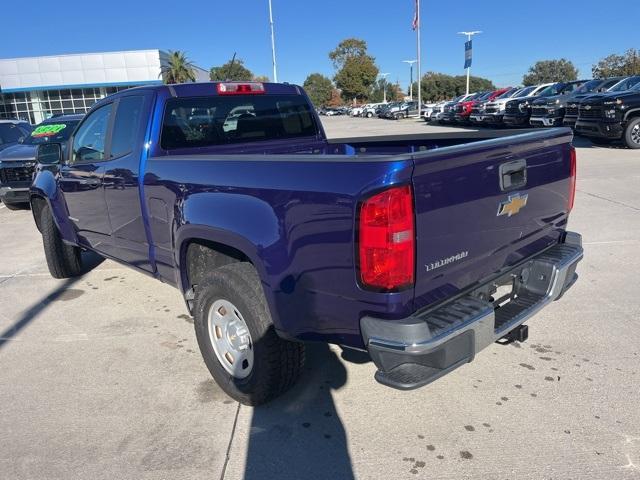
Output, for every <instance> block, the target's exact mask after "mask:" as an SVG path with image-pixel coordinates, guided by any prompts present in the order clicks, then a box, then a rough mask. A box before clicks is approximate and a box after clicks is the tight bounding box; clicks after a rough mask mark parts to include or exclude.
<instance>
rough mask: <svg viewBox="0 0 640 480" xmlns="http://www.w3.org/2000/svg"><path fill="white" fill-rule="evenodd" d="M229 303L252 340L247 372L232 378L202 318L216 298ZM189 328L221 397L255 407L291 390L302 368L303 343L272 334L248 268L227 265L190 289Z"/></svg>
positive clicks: (262, 298) (254, 276)
mask: <svg viewBox="0 0 640 480" xmlns="http://www.w3.org/2000/svg"><path fill="white" fill-rule="evenodd" d="M221 299H222V300H227V301H229V302H231V303H232V304H233V305H235V306H236V308H237V309H238V310H239V311H240V313H241V314H242V317H243V319H244V321H245V322H246V324H247V327H248V329H249V333H250V334H251V339H252V349H253V356H254V363H253V369H252V371H251V373H249V375H248V376H247V377H246V378H242V379H239V378H236V377H234V376H233V375H231V374H230V373H228V372H227V370H225V368H224V367H223V365H222V364H221V363H220V361H219V360H218V357H217V356H216V353H215V351H214V349H213V345H212V343H211V339H210V336H209V321H208V315H209V311H210V309H211V306H212V305H213V303H214V302H215V301H216V300H221ZM194 326H195V331H196V338H197V340H198V345H199V347H200V352H201V353H202V357H203V359H204V362H205V364H206V365H207V368H208V369H209V372H211V376H212V377H213V379H214V380H215V381H216V383H217V384H218V385H219V386H220V388H222V389H223V390H224V391H225V392H226V393H227V395H229V396H230V397H231V398H233V399H234V400H236V401H238V402H240V403H242V404H244V405H254V406H255V405H261V404H263V403H266V402H268V401H270V400H272V399H274V398H276V397H277V396H279V395H281V394H282V393H284V392H285V391H287V390H288V389H289V388H291V387H292V386H293V385H294V384H295V382H296V380H297V379H298V377H299V376H300V373H301V371H302V368H303V366H304V345H303V344H302V343H296V342H290V341H287V340H284V339H282V338H280V337H279V336H278V334H277V333H276V331H275V328H274V326H273V323H272V321H271V315H270V313H269V308H268V306H267V301H266V299H265V296H264V292H263V290H262V283H261V282H260V278H259V277H258V273H257V272H256V270H255V268H254V267H253V265H251V264H250V263H246V262H238V263H232V264H229V265H225V266H224V267H220V268H218V269H216V270H214V271H213V272H211V273H210V274H209V276H208V277H207V278H205V280H203V281H202V282H201V283H200V284H199V285H198V286H197V287H196V296H195V304H194Z"/></svg>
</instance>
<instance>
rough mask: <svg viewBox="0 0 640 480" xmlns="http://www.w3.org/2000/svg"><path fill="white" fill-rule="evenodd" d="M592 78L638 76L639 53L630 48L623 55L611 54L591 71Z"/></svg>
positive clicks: (639, 67) (639, 70) (639, 71)
mask: <svg viewBox="0 0 640 480" xmlns="http://www.w3.org/2000/svg"><path fill="white" fill-rule="evenodd" d="M591 72H592V73H593V78H608V77H622V76H626V75H640V51H638V50H636V49H635V48H630V49H629V50H627V51H626V52H625V53H624V54H623V55H616V54H615V53H614V54H611V55H609V56H607V57H604V58H603V59H602V60H600V61H599V62H598V63H596V64H595V65H594V66H593V68H592V69H591Z"/></svg>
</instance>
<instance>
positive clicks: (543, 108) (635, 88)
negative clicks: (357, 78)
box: [424, 75, 640, 148]
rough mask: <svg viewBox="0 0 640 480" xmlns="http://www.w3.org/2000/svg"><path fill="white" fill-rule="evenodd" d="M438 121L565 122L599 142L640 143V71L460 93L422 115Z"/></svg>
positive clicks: (523, 124)
mask: <svg viewBox="0 0 640 480" xmlns="http://www.w3.org/2000/svg"><path fill="white" fill-rule="evenodd" d="M424 120H425V121H428V122H438V123H440V124H444V125H446V124H459V125H478V126H491V127H500V126H504V127H520V128H522V127H560V126H567V127H571V128H573V129H574V130H575V132H576V133H577V134H579V135H582V136H585V137H589V138H591V139H593V140H594V141H595V142H601V143H607V142H610V141H614V140H622V141H623V143H624V144H625V145H626V146H627V147H629V148H640V75H632V76H628V77H615V78H606V79H595V80H576V81H572V82H558V83H546V84H542V85H536V86H529V87H522V88H505V89H501V90H495V91H492V92H478V93H472V94H469V95H461V96H459V97H457V98H454V99H453V100H451V101H448V102H439V103H437V104H435V105H434V106H433V107H432V108H431V111H430V113H429V115H425V116H424Z"/></svg>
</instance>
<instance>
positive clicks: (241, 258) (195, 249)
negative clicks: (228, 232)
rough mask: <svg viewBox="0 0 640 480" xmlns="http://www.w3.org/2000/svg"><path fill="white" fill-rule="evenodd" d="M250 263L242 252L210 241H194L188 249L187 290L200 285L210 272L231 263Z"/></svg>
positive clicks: (186, 261)
mask: <svg viewBox="0 0 640 480" xmlns="http://www.w3.org/2000/svg"><path fill="white" fill-rule="evenodd" d="M236 262H249V263H251V261H250V260H249V257H247V256H246V255H245V254H244V253H242V252H241V251H240V250H238V249H236V248H233V247H230V246H228V245H223V244H221V243H216V242H211V241H208V240H192V241H191V242H189V245H187V247H186V253H185V267H186V270H185V275H186V281H187V283H186V284H185V287H186V288H190V287H193V286H194V285H198V283H200V282H201V281H202V279H203V278H204V277H205V276H206V275H207V273H208V272H210V271H212V270H215V269H216V268H220V267H223V266H224V265H228V264H230V263H236Z"/></svg>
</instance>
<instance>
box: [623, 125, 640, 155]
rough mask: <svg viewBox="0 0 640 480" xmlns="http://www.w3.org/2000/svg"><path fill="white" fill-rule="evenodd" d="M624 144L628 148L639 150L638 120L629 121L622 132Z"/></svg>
mask: <svg viewBox="0 0 640 480" xmlns="http://www.w3.org/2000/svg"><path fill="white" fill-rule="evenodd" d="M624 143H625V145H626V146H627V147H628V148H633V149H638V148H640V118H636V119H633V120H631V121H630V122H629V123H628V124H627V128H626V129H625V131H624Z"/></svg>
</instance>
